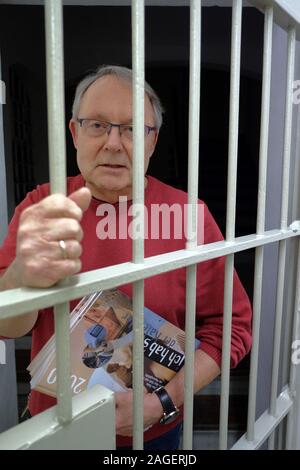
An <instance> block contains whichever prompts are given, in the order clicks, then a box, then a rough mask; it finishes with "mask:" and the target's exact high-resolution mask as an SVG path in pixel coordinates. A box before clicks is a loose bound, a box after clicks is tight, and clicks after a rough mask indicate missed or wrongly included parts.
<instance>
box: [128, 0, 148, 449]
mask: <svg viewBox="0 0 300 470" xmlns="http://www.w3.org/2000/svg"><path fill="white" fill-rule="evenodd" d="M144 10H145V7H144V0H133V1H132V7H131V14H132V69H133V83H132V93H133V129H134V132H133V206H134V208H137V209H138V210H137V212H136V211H134V213H133V224H134V233H133V235H134V238H133V262H134V263H143V261H144V191H145V182H144V181H145V177H144V175H145V170H144V138H145V137H144V95H145V90H144V83H145V71H144V62H145V57H144V55H145V53H144V50H145V21H144V15H145V11H144ZM135 221H136V222H137V224H136V225H135ZM138 230H139V235H140V236H139V237H136V235H137V233H138V232H137V231H138ZM133 330H134V341H133V404H134V406H133V424H134V428H133V449H135V450H139V449H143V445H144V386H143V384H144V357H143V351H144V281H143V280H140V281H137V282H136V283H135V284H134V286H133Z"/></svg>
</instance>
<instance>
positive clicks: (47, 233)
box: [41, 218, 83, 242]
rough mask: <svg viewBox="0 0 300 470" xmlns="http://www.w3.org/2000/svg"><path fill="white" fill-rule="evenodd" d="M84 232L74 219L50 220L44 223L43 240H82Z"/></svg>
mask: <svg viewBox="0 0 300 470" xmlns="http://www.w3.org/2000/svg"><path fill="white" fill-rule="evenodd" d="M82 237H83V230H82V228H81V226H80V224H79V222H78V221H77V220H74V219H63V218H62V219H48V220H46V221H44V231H43V232H42V233H41V238H42V239H43V240H45V241H50V242H52V241H58V240H68V239H74V240H78V241H80V240H82Z"/></svg>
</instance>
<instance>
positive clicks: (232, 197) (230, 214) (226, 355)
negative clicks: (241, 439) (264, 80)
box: [219, 0, 243, 449]
mask: <svg viewBox="0 0 300 470" xmlns="http://www.w3.org/2000/svg"><path fill="white" fill-rule="evenodd" d="M242 7H243V5H242V0H234V2H233V4H232V29H231V72H230V73H231V84H230V110H229V113H230V115H229V148H228V153H229V158H228V178H227V214H226V240H227V241H232V240H233V239H234V237H235V217H236V181H237V158H238V131H239V96H240V62H241V35H242ZM233 270H234V255H233V254H231V255H229V256H228V257H227V259H226V263H225V281H224V315H223V339H222V367H221V368H222V377H221V407H220V442H219V447H220V449H227V436H228V406H229V378H230V349H231V323H232V289H233Z"/></svg>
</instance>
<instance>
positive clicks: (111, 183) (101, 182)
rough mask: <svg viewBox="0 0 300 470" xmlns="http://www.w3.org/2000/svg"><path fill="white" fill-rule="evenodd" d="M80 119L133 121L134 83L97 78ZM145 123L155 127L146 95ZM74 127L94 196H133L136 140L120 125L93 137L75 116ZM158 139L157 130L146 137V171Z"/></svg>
mask: <svg viewBox="0 0 300 470" xmlns="http://www.w3.org/2000/svg"><path fill="white" fill-rule="evenodd" d="M78 118H80V119H98V120H100V121H106V122H111V123H113V124H132V89H131V84H130V83H129V82H127V81H125V80H120V79H118V78H117V77H114V76H105V77H102V78H100V79H98V80H96V81H95V82H94V83H93V84H92V85H91V86H90V87H89V88H88V90H87V91H86V92H85V94H84V95H83V97H82V99H81V103H80V107H79V113H78ZM145 124H147V125H148V126H151V127H153V126H155V121H154V112H153V108H152V105H151V103H150V101H149V99H148V97H147V96H146V95H145ZM70 130H71V133H72V137H73V142H74V145H75V148H76V149H77V163H78V167H79V169H80V172H81V174H82V176H83V178H84V179H85V181H86V186H87V187H88V188H89V189H90V190H91V192H92V194H93V196H94V197H96V198H97V199H102V200H105V201H108V202H116V201H117V200H118V197H119V196H121V195H126V196H128V198H131V197H132V152H133V142H132V141H130V140H128V139H125V138H124V136H123V137H121V135H120V131H119V128H117V127H112V129H111V131H110V133H109V135H108V134H107V133H105V134H104V135H102V136H97V137H95V136H93V137H91V136H88V135H87V132H86V130H85V129H84V128H83V127H80V125H79V123H78V122H76V121H74V120H73V119H71V121H70ZM156 141H157V132H153V131H152V132H150V133H149V135H148V136H147V137H146V138H145V154H144V155H145V172H146V170H147V168H148V165H149V159H150V157H151V155H152V153H153V151H154V149H155V145H156Z"/></svg>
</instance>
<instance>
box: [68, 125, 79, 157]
mask: <svg viewBox="0 0 300 470" xmlns="http://www.w3.org/2000/svg"><path fill="white" fill-rule="evenodd" d="M69 129H70V132H71V134H72V139H73V144H74V147H75V148H76V149H77V137H78V127H77V122H76V121H75V119H73V118H72V119H70V122H69Z"/></svg>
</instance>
